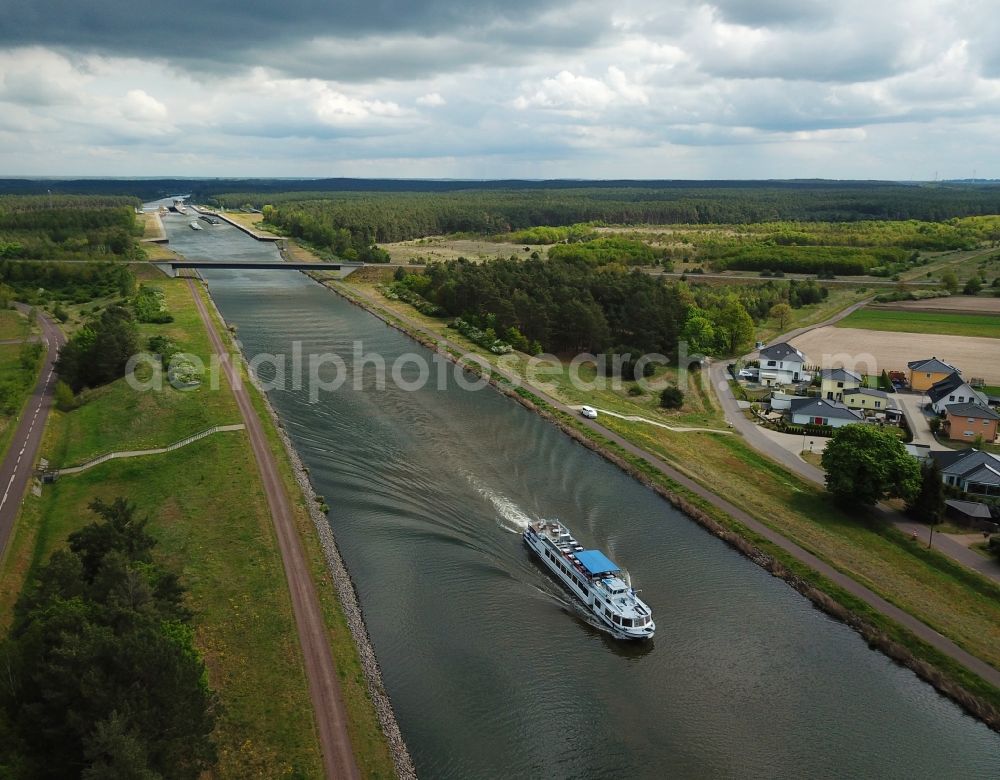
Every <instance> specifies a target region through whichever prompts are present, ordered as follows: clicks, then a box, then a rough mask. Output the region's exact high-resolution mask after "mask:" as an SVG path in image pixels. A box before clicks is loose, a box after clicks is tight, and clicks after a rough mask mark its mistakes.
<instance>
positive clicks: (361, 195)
mask: <svg viewBox="0 0 1000 780" xmlns="http://www.w3.org/2000/svg"><path fill="white" fill-rule="evenodd" d="M208 202H209V203H211V204H213V205H216V206H221V207H225V208H241V207H247V206H251V207H254V208H260V209H262V210H263V211H264V215H265V221H266V222H267V223H268V224H270V225H272V226H274V228H275V229H276V230H278V231H280V232H284V233H286V234H287V235H292V236H295V237H297V238H302V239H303V240H305V241H308V242H309V243H311V244H312V245H313V246H315V247H317V248H319V249H321V250H328V251H330V252H333V253H335V254H338V256H344V255H342V254H340V252H342V251H344V249H345V247H349V248H350V249H352V250H353V254H356V255H359V256H360V255H361V254H365V253H370V251H371V250H370V248H371V247H374V246H375V245H378V244H385V243H393V242H397V241H405V240H409V239H415V238H422V237H424V236H430V235H441V234H475V235H481V236H498V235H503V234H513V235H515V236H516V235H519V232H520V231H530V229H532V228H537V227H540V226H548V227H553V228H560V227H566V226H572V225H579V224H581V223H591V224H595V225H656V224H661V225H708V224H734V225H743V224H765V223H769V222H801V223H813V222H830V223H835V222H847V223H851V222H861V221H867V222H879V221H897V220H922V221H926V222H930V223H932V222H938V221H941V220H945V219H952V218H955V217H966V216H980V215H986V214H996V213H1000V187H978V188H976V187H943V186H939V187H918V186H888V185H887V186H874V185H872V186H869V187H859V188H854V189H851V188H846V187H833V188H831V187H823V186H815V187H798V188H780V187H774V186H760V187H757V188H753V187H729V188H714V189H713V188H696V187H694V188H682V187H672V188H669V189H652V188H638V187H631V188H607V187H588V186H581V187H578V188H575V189H573V188H562V189H557V190H545V189H518V190H501V189H496V190H485V189H479V190H466V191H454V192H396V193H385V192H382V193H379V192H337V193H310V192H284V193H275V192H263V193H246V192H237V193H223V194H218V195H214V196H213V197H211V198H209V199H208ZM343 231H346V232H343ZM527 235H530V233H529V234H527ZM338 247H339V250H338Z"/></svg>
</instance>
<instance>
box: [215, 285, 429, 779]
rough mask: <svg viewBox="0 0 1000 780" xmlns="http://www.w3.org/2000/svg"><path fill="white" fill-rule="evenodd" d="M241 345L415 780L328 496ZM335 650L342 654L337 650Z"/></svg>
mask: <svg viewBox="0 0 1000 780" xmlns="http://www.w3.org/2000/svg"><path fill="white" fill-rule="evenodd" d="M205 297H206V298H207V300H208V301H209V303H210V305H211V307H212V310H213V313H214V315H215V316H216V317H217V318H218V321H219V323H221V324H222V326H223V328H225V329H226V330H230V332H231V329H230V326H229V325H228V324H227V323H226V320H225V317H224V316H223V315H222V312H221V311H220V310H219V308H218V306H217V305H216V303H215V301H214V299H213V298H212V296H211V292H210V290H206V296H205ZM235 346H236V347H237V349H236V350H235V352H234V354H235V355H236V356H237V358H238V359H239V360H240V361H241V364H242V372H243V373H244V374H245V375H246V376H247V377H248V378H249V379H250V381H251V382H252V383H253V384H254V387H255V388H256V391H257V397H258V399H259V400H260V402H261V406H262V407H263V410H264V411H265V413H266V415H267V417H268V419H269V420H270V422H271V425H272V426H273V430H274V432H275V433H276V435H277V437H278V439H279V441H280V443H281V447H282V449H283V451H284V455H285V457H286V458H287V461H288V463H289V464H290V466H291V471H292V475H293V477H294V480H295V484H296V486H297V488H298V490H299V491H300V492H301V495H302V496H303V497H304V501H303V506H304V508H305V510H306V511H307V512H308V515H309V519H310V520H311V522H312V530H315V534H316V537H315V538H316V539H317V540H318V542H319V545H320V546H321V548H322V552H323V558H324V560H325V565H326V568H327V570H328V573H329V576H330V579H331V581H332V584H333V587H334V590H335V592H336V596H337V601H338V606H339V609H340V611H341V612H342V614H343V617H344V619H345V621H346V626H347V628H348V630H349V632H350V637H351V639H352V641H353V644H354V648H355V649H356V654H357V661H358V663H359V664H360V667H361V671H362V672H363V674H364V679H365V682H366V684H367V694H368V696H369V697H370V700H371V704H372V706H373V707H374V710H375V714H376V716H377V718H378V723H379V726H380V728H381V732H382V734H383V735H384V737H385V741H386V743H387V745H388V748H389V752H390V754H391V756H392V762H393V766H394V768H395V773H396V776H397V777H399V778H401V779H402V780H410V779H411V778H415V777H416V771H415V769H414V766H413V761H412V759H411V757H410V754H409V751H408V750H407V747H406V742H405V741H404V739H403V736H402V733H401V731H400V728H399V723H398V722H397V720H396V715H395V712H394V710H393V707H392V702H391V701H390V700H389V696H388V694H387V693H386V690H385V685H384V684H383V681H382V671H381V669H380V667H379V663H378V658H377V656H376V655H375V650H374V648H373V647H372V643H371V638H370V637H369V635H368V629H367V627H366V625H365V621H364V616H363V614H362V611H361V606H360V604H359V602H358V596H357V591H356V589H355V585H354V582H353V581H352V579H351V576H350V574H349V572H348V570H347V567H346V566H345V565H344V560H343V558H342V557H341V554H340V550H339V548H338V547H337V541H336V538H335V537H334V534H333V529H332V528H331V526H330V522H329V518H328V516H327V512H328V511H329V508H328V507H327V506H326V504H325V501H324V499H323V497H322V496H320V495H318V494H317V492H316V490H315V488H314V486H313V484H312V482H311V481H310V479H309V470H308V469H307V468H306V466H305V465H304V464H303V462H302V459H301V458H300V456H299V454H298V452H297V450H296V449H295V447H294V445H293V444H292V441H291V439H290V438H289V436H288V433H287V431H286V430H285V426H284V423H283V421H282V419H281V417H280V415H279V414H278V412H277V410H276V409H275V408H274V406H273V404H272V403H271V399H270V398H269V397H268V394H267V393H266V392H265V390H264V389H263V387H262V386H261V383H260V379H259V377H258V376H257V375H256V374H254V372H253V371H251V370H250V367H249V365H248V364H247V363H246V356H245V355H244V353H243V351H242V349H240V348H239V347H240V344H239V342H238V340H237V341H236V343H235ZM318 584H322V583H318ZM334 649H335V650H336V648H334ZM335 656H336V658H335V660H336V662H337V664H338V666H347V667H349V666H351V665H352V664H351V660H352V659H350V658H345V657H344V653H343V652H342V651H341V652H340V653H336V652H335ZM352 736H353V735H352ZM358 758H359V763H362V764H363V763H364V760H365V757H364V756H363V755H359V757H358Z"/></svg>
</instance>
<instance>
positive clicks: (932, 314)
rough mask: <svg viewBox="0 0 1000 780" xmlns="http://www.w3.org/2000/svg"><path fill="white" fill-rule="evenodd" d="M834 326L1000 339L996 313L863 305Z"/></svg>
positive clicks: (999, 317) (998, 321)
mask: <svg viewBox="0 0 1000 780" xmlns="http://www.w3.org/2000/svg"><path fill="white" fill-rule="evenodd" d="M837 327H839V328H863V329H865V330H888V331H895V332H901V333H940V334H942V335H946V336H978V337H981V338H993V339H1000V316H994V315H992V314H958V313H950V312H936V311H899V310H895V309H871V308H866V309H860V310H858V311H856V312H854V313H853V314H850V315H848V316H847V317H845V318H844V319H842V320H841V321H840V322H838V323H837Z"/></svg>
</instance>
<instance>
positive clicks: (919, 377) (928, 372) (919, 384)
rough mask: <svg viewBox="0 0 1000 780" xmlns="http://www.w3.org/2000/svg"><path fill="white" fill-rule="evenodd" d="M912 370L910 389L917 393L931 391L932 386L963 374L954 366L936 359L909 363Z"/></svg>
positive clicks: (907, 365)
mask: <svg viewBox="0 0 1000 780" xmlns="http://www.w3.org/2000/svg"><path fill="white" fill-rule="evenodd" d="M906 367H907V368H908V369H910V389H911V390H917V391H924V390H930V389H931V385H933V384H936V383H937V382H940V381H941V380H942V379H945V378H946V377H949V376H951V375H952V374H955V373H958V374H960V373H962V372H961V371H959V370H958V369H957V368H955V367H954V366H952V365H950V364H948V363H945V362H944V361H943V360H938V359H937V358H936V357H932V358H925V359H924V360H914V361H913V362H911V363H907V364H906Z"/></svg>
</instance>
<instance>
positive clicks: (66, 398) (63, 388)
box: [55, 380, 79, 412]
mask: <svg viewBox="0 0 1000 780" xmlns="http://www.w3.org/2000/svg"><path fill="white" fill-rule="evenodd" d="M55 404H56V409H58V410H59V411H60V412H71V411H73V410H74V409H76V407H77V406H79V403H78V402H77V400H76V396H75V395H73V388H71V387H70V386H69V385H68V384H66V383H65V382H63V381H62V380H60V381H58V382H56V390H55Z"/></svg>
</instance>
